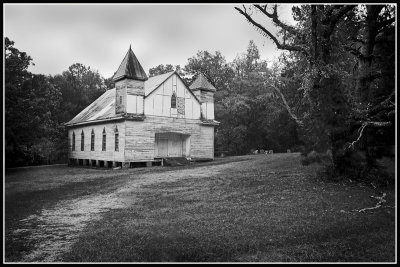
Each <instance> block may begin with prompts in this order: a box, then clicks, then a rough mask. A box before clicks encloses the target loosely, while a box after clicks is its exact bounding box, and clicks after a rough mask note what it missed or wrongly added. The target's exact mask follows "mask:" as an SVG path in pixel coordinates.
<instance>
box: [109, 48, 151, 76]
mask: <svg viewBox="0 0 400 267" xmlns="http://www.w3.org/2000/svg"><path fill="white" fill-rule="evenodd" d="M124 78H130V79H134V80H141V81H145V80H147V79H148V78H147V75H146V73H145V72H144V70H143V68H142V66H141V65H140V63H139V60H138V59H137V58H136V56H135V54H134V53H133V51H132V49H131V47H129V50H128V52H127V53H126V55H125V57H124V59H123V60H122V62H121V64H120V65H119V68H118V70H117V72H116V73H115V74H114V76H113V80H114V81H118V80H121V79H124Z"/></svg>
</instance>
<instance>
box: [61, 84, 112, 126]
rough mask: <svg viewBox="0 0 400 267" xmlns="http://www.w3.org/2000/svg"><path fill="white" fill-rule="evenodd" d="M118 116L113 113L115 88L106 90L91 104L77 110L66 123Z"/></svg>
mask: <svg viewBox="0 0 400 267" xmlns="http://www.w3.org/2000/svg"><path fill="white" fill-rule="evenodd" d="M114 117H118V116H116V114H115V88H114V89H110V90H107V91H106V92H105V93H104V94H102V95H101V96H100V97H99V98H97V99H96V100H95V101H94V102H93V103H92V104H90V105H89V106H87V107H86V108H85V109H84V110H82V111H81V112H79V114H78V115H76V116H75V117H74V118H73V119H72V120H70V121H69V122H67V123H66V125H71V124H77V123H82V122H89V121H95V120H101V119H110V118H114Z"/></svg>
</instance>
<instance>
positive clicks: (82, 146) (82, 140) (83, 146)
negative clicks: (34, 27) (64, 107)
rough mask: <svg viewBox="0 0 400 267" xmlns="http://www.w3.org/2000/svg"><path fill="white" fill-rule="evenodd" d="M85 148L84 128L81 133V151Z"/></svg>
mask: <svg viewBox="0 0 400 267" xmlns="http://www.w3.org/2000/svg"><path fill="white" fill-rule="evenodd" d="M84 150H85V134H84V133H83V130H82V133H81V151H84Z"/></svg>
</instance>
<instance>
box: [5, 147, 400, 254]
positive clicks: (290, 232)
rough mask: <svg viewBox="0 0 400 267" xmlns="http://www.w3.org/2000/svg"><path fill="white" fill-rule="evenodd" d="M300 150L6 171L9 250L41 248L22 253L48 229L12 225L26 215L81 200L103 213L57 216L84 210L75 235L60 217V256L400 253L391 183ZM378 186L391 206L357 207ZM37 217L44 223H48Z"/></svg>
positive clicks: (40, 214) (375, 192)
mask: <svg viewBox="0 0 400 267" xmlns="http://www.w3.org/2000/svg"><path fill="white" fill-rule="evenodd" d="M299 162H300V156H299V155H298V154H295V153H292V154H273V155H254V156H242V157H229V158H224V159H217V160H216V161H214V162H211V163H198V164H195V165H193V166H185V167H154V168H140V169H128V170H115V171H113V170H95V169H84V168H68V167H65V166H58V167H46V168H36V169H33V168H32V169H29V170H26V169H23V170H17V171H12V172H6V180H5V192H6V196H5V200H6V212H5V215H6V218H5V222H6V238H5V239H6V259H5V260H6V261H41V260H43V259H44V258H40V257H39V256H32V257H28V258H26V255H31V254H33V253H32V252H33V251H39V252H40V249H38V244H39V243H40V242H44V240H45V239H49V238H48V235H46V238H44V237H43V236H44V235H42V237H37V236H38V235H37V234H36V235H33V234H32V231H33V230H35V231H36V230H37V231H38V232H39V233H42V232H43V231H44V230H40V229H42V228H40V227H39V226H40V223H39V224H38V225H39V226H37V225H36V224H31V225H30V226H29V227H30V228H31V229H30V230H31V231H27V232H26V234H25V235H18V236H17V235H16V234H15V233H16V232H18V231H16V230H18V229H21V228H23V227H26V225H24V223H23V222H24V218H27V217H28V218H29V217H30V216H31V217H32V216H36V217H35V218H36V220H38V219H40V218H42V217H45V216H49V215H46V214H54V212H55V211H59V210H69V209H71V210H74V208H71V207H79V209H80V208H81V207H82V206H84V205H87V207H88V208H87V209H85V210H84V213H85V215H88V214H89V215H90V214H96V216H93V217H88V216H86V217H84V218H85V220H83V219H82V220H78V219H79V218H80V217H79V216H83V215H82V213H74V214H73V215H74V216H72V215H71V212H70V211H69V213H62V214H61V215H58V217H56V218H58V219H59V218H60V217H62V216H64V217H68V216H69V217H68V218H75V217H76V218H78V219H77V221H76V224H78V223H79V225H81V228H76V229H75V230H74V231H72V232H71V233H74V234H73V235H72V234H71V236H74V238H70V239H68V237H69V235H68V234H65V233H66V232H65V231H67V230H68V229H70V228H71V229H72V228H74V225H75V224H70V225H67V226H68V227H64V228H63V229H61V230H57V228H55V230H54V232H57V231H58V232H63V233H64V237H63V238H64V239H66V243H68V249H66V248H64V249H60V250H59V251H61V252H62V253H61V252H60V255H59V256H58V258H56V260H55V261H64V262H76V261H79V262H81V261H83V262H167V261H168V262H299V261H302V262H394V261H395V260H397V259H395V209H394V208H393V206H395V191H394V189H391V188H381V189H373V188H370V187H366V186H363V185H360V184H340V183H330V182H325V181H322V180H321V179H319V178H318V177H316V175H315V173H316V170H317V168H318V166H317V165H312V166H302V165H301V164H300V163H299ZM382 192H385V193H386V194H387V196H386V200H387V202H386V203H385V205H387V206H384V207H381V208H379V209H375V210H371V211H368V212H363V213H360V212H357V211H354V210H355V209H361V208H365V207H373V206H375V204H376V202H377V200H376V199H373V198H371V197H370V196H381V195H382ZM71 203H72V204H71ZM76 203H78V204H76ZM88 203H89V204H88ZM110 203H111V204H110ZM113 203H116V204H115V205H114V204H113ZM73 204H76V205H75V206H73ZM99 207H102V209H101V210H100V211H98V212H97V209H98V208H99ZM44 211H46V212H44ZM50 211H51V212H53V213H51V212H50ZM75 212H76V211H75ZM39 222H41V223H42V225H44V226H46V227H45V228H46V231H45V232H43V233H46V234H48V231H49V230H48V227H47V226H49V225H50V224H46V223H44V222H47V221H44V222H43V221H40V220H39ZM36 228H38V229H39V228H40V229H39V230H38V229H36ZM40 231H42V232H40ZM35 233H37V232H35ZM67 233H68V232H67ZM32 236H33V237H32ZM65 236H67V237H65ZM41 238H42V239H41ZM64 239H63V240H64ZM57 240H58V241H59V239H57ZM64 241H65V240H64ZM46 242H50V241H48V240H47V241H46ZM47 244H49V246H50V247H51V245H52V243H51V242H50V243H46V246H47ZM63 244H64V243H63ZM39 248H40V247H39ZM48 253H49V254H51V253H52V252H51V251H50V252H48ZM35 255H36V254H35ZM35 257H36V258H35ZM27 259H28V260H27ZM29 259H30V260H29ZM32 259H33V260H32ZM47 259H49V258H47Z"/></svg>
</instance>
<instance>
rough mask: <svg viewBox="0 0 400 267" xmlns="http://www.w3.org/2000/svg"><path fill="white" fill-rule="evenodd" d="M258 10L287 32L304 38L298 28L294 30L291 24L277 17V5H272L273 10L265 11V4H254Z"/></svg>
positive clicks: (301, 38)
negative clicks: (271, 11)
mask: <svg viewBox="0 0 400 267" xmlns="http://www.w3.org/2000/svg"><path fill="white" fill-rule="evenodd" d="M254 6H255V7H256V8H257V9H258V10H260V11H261V12H262V13H263V14H264V15H266V16H267V17H269V18H271V19H272V21H273V22H274V23H275V24H276V25H277V26H279V27H281V28H282V29H284V30H286V31H288V32H289V33H291V34H293V35H295V36H297V37H298V38H299V39H300V40H303V39H304V35H303V34H301V33H300V32H299V31H298V30H296V29H295V28H294V27H293V26H290V25H287V24H285V23H283V22H282V21H281V20H280V19H279V18H278V12H277V5H275V6H274V12H273V13H269V12H268V11H267V5H264V6H261V5H254Z"/></svg>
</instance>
